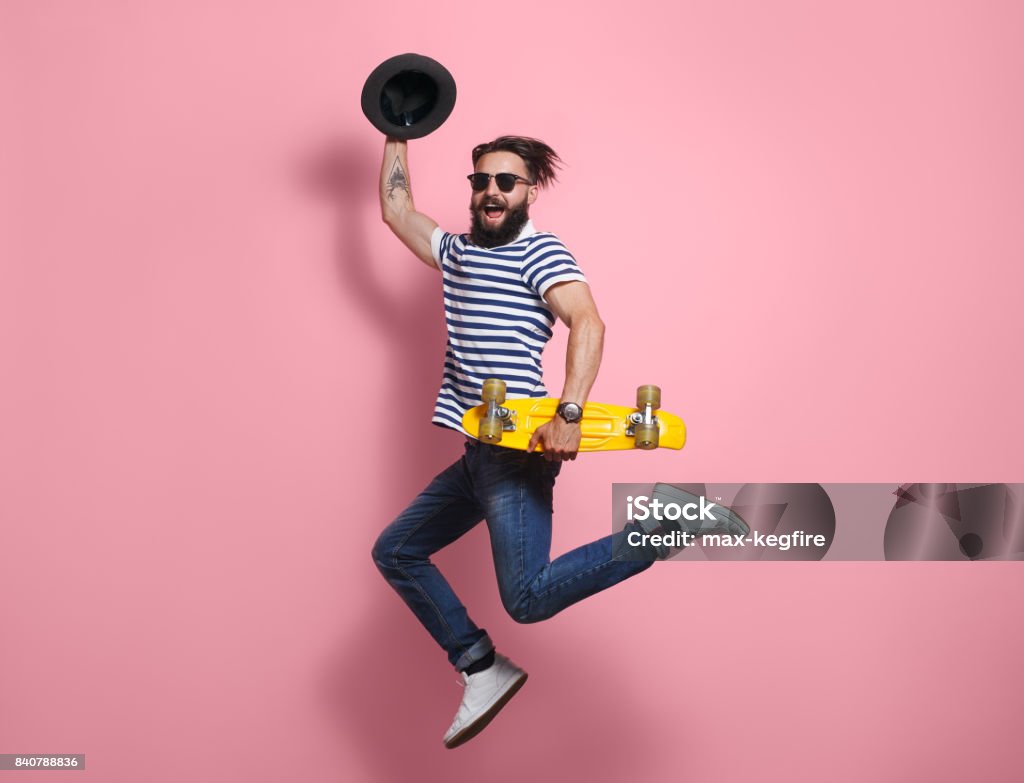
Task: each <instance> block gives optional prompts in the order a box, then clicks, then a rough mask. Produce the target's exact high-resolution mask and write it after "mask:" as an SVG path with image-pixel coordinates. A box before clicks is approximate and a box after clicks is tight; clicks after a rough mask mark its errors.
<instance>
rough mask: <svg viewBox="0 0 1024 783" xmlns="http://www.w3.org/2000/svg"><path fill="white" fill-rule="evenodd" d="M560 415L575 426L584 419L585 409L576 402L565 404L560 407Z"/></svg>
mask: <svg viewBox="0 0 1024 783" xmlns="http://www.w3.org/2000/svg"><path fill="white" fill-rule="evenodd" d="M558 414H559V415H560V416H561V417H562V418H563V419H565V420H566V421H567V422H569V423H570V424H573V423H575V422H577V421H579V420H580V419H582V418H583V409H582V408H581V407H580V406H579V405H577V404H576V403H575V402H563V403H562V404H561V405H559V406H558Z"/></svg>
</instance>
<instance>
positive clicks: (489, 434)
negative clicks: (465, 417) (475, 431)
mask: <svg viewBox="0 0 1024 783" xmlns="http://www.w3.org/2000/svg"><path fill="white" fill-rule="evenodd" d="M499 383H501V381H499ZM502 430H503V427H502V424H501V419H488V418H483V419H480V433H479V435H480V440H482V441H483V442H484V443H501V433H502Z"/></svg>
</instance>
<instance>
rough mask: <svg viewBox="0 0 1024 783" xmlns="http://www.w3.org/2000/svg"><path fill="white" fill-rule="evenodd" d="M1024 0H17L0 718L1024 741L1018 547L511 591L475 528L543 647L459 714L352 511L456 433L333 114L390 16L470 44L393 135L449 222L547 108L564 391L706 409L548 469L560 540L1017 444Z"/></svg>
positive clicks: (271, 759)
mask: <svg viewBox="0 0 1024 783" xmlns="http://www.w3.org/2000/svg"><path fill="white" fill-rule="evenodd" d="M516 20H520V21H516ZM1022 23H1024V11H1022V7H1021V5H1020V4H1018V3H1014V2H1009V1H1008V2H923V1H922V2H898V3H893V2H872V3H864V2H856V3H854V2H850V3H844V4H839V3H817V2H812V0H806V1H805V2H770V3H762V2H727V3H722V2H700V3H690V2H688V3H669V2H667V1H664V0H660V1H659V2H633V3H629V4H628V5H625V6H615V7H613V8H611V9H602V8H601V7H598V6H595V5H594V4H591V3H582V2H574V3H553V2H534V0H520V2H517V3H515V4H512V5H508V4H505V5H502V4H498V5H488V4H480V3H476V2H474V3H468V2H457V1H452V2H442V3H433V4H431V3H413V2H400V3H370V4H367V5H366V6H365V8H364V9H363V10H358V11H356V10H354V6H353V5H351V4H346V3H342V2H326V1H319V0H318V1H315V2H314V1H312V0H307V1H306V2H299V3H296V2H293V1H292V0H289V1H288V2H285V0H278V1H276V2H271V1H269V0H261V1H260V2H242V0H237V1H236V2H224V1H223V0H221V1H220V2H186V3H181V2H170V0H151V1H149V2H143V1H142V0H138V1H132V2H127V1H124V2H115V1H114V0H104V1H100V0H93V1H92V2H74V1H73V0H64V1H62V2H54V1H50V0H5V1H4V2H3V3H2V4H0V99H2V102H0V112H2V116H0V216H2V224H0V259H2V280H0V358H2V361H3V368H4V374H3V384H2V386H0V432H2V436H0V517H2V528H0V535H2V539H0V627H2V634H3V643H2V644H0V752H5V753H15V752H17V753H22V752H25V753H37V752H47V753H49V752H55V753H65V752H75V753H85V754H86V755H87V764H88V770H87V771H86V772H85V773H81V774H80V775H76V776H74V779H75V780H83V781H85V780H96V781H118V782H120V781H135V780H143V779H144V780H150V781H180V780H201V781H206V780H209V781H225V780H239V781H242V780H244V781H277V780H303V781H337V780H358V781H406V780H411V779H418V780H430V781H433V780H473V781H480V780H487V781H520V780H537V781H547V780H558V779H568V780H595V781H605V780H608V781H611V780H623V779H632V780H674V779H688V780H717V781H734V780H736V781H739V780H742V781H750V780H772V779H780V780H783V779H784V780H822V779H828V780H836V781H860V780H879V781H903V780H932V781H935V780H950V781H952V780H963V779H979V780H981V779H984V780H1011V779H1014V780H1016V779H1019V777H1020V754H1019V750H1018V748H1019V737H1020V732H1021V730H1022V728H1024V716H1022V708H1021V696H1022V691H1024V688H1022V686H1024V671H1022V669H1021V666H1020V660H1021V657H1022V655H1024V632H1022V630H1021V622H1020V617H1021V611H1022V608H1024V591H1022V588H1024V569H1022V568H1021V565H1020V564H1019V563H988V564H973V565H972V564H927V563H917V564H913V563H912V564H886V563H868V564H861V563H843V564H820V563H812V564H793V565H784V564H729V565H727V564H714V563H700V564H675V563H671V564H663V565H657V566H655V567H654V568H653V569H651V570H650V571H648V572H647V573H645V574H644V575H642V576H640V577H637V578H636V579H635V580H632V581H630V582H627V583H626V584H624V585H620V586H618V587H616V588H615V589H613V590H611V591H609V592H607V593H603V594H601V595H599V596H597V597H594V598H592V599H590V600H588V601H586V602H584V603H582V604H580V605H579V606H576V607H573V608H571V609H569V610H568V611H566V612H565V613H563V614H561V615H559V616H558V617H556V618H554V619H552V620H551V621H549V622H546V623H542V624H539V625H531V626H518V625H516V624H514V623H513V622H512V621H511V620H510V619H509V618H508V617H506V616H505V615H504V614H503V612H502V610H501V606H500V602H499V600H498V596H497V591H496V588H495V585H494V577H493V568H492V565H491V563H490V562H489V555H488V549H487V540H486V534H485V533H484V531H483V529H482V528H481V529H478V530H476V531H474V532H473V533H471V534H470V535H469V536H468V537H467V538H466V539H465V540H463V541H462V542H460V543H459V544H458V545H456V546H454V547H452V548H451V549H449V550H447V551H445V552H444V553H442V554H441V556H440V557H439V558H438V560H439V562H440V563H441V565H442V566H443V568H444V569H445V570H446V573H447V574H448V575H449V576H450V578H451V580H452V581H453V583H454V584H455V586H456V588H457V589H458V590H459V591H460V592H461V594H462V595H463V596H464V597H465V599H466V601H467V603H468V604H469V606H470V609H471V611H472V613H473V615H474V617H475V619H477V621H478V622H479V623H480V624H481V625H483V626H485V627H486V628H487V629H488V630H489V631H490V633H491V635H492V636H493V637H494V638H495V639H496V640H497V642H498V644H499V647H500V649H502V650H503V651H505V652H507V653H508V654H510V655H511V656H512V657H513V658H514V659H515V660H517V661H519V662H520V663H522V664H523V665H524V666H525V667H526V668H527V669H528V670H529V672H530V674H531V680H530V683H529V684H528V686H527V687H526V689H524V691H523V692H522V694H521V695H520V696H518V697H517V698H516V699H515V700H514V701H513V702H512V703H511V705H510V706H509V708H508V709H507V710H506V711H505V712H504V713H503V714H502V715H501V716H500V718H499V719H498V721H497V722H496V723H495V724H494V725H493V726H492V727H491V728H489V729H488V730H487V731H486V732H485V733H484V734H482V735H481V736H480V737H479V738H478V739H476V740H474V741H473V742H472V743H470V744H469V745H467V746H465V747H464V748H462V749H460V750H458V751H457V752H448V751H445V750H444V749H443V748H442V745H441V736H442V734H443V732H444V730H445V729H446V728H447V726H448V723H449V722H450V720H451V718H452V716H453V714H454V711H455V708H456V706H457V704H458V700H459V698H460V695H461V691H460V689H459V688H458V687H456V685H455V682H454V680H455V675H454V674H453V673H452V671H451V669H450V668H449V667H448V664H447V661H446V660H445V658H444V656H443V654H441V653H440V651H439V650H438V649H437V648H435V647H434V645H433V642H432V641H431V640H430V639H429V637H428V636H427V635H426V634H425V633H424V632H423V630H422V629H420V628H419V626H418V625H417V624H416V623H415V622H414V620H413V619H412V617H411V615H410V614H409V612H408V610H407V609H406V608H405V607H404V606H403V605H402V604H401V603H400V601H399V600H398V599H397V597H396V596H395V595H394V594H393V593H392V592H391V590H390V589H389V588H388V586H387V585H386V584H385V583H384V581H383V580H382V579H381V578H380V576H379V575H378V574H377V572H376V570H375V569H374V567H373V565H372V563H371V561H370V557H369V549H370V545H371V543H372V541H373V539H374V538H375V536H376V534H377V532H378V531H379V530H380V529H381V528H382V526H383V525H385V524H386V523H387V522H388V521H389V520H390V519H391V518H392V517H393V516H394V515H395V514H396V513H397V512H398V511H399V510H400V509H401V508H403V507H404V505H405V504H406V503H407V502H408V501H409V500H410V499H411V498H412V497H413V495H414V494H415V493H416V492H418V491H419V490H420V489H421V488H422V486H423V485H424V484H425V483H426V482H427V480H429V478H430V477H431V476H432V475H433V474H434V473H436V472H437V471H438V470H440V469H441V468H442V467H443V466H445V465H446V464H447V463H448V462H449V461H450V460H452V459H453V458H454V457H455V456H456V455H457V454H458V453H459V451H460V448H461V444H460V440H459V438H458V437H456V436H455V435H453V434H451V433H449V432H445V431H441V430H439V429H437V428H434V427H432V426H431V425H430V424H429V417H430V410H431V405H432V402H433V398H434V395H435V393H436V387H437V384H438V382H439V379H440V362H441V353H442V349H443V343H444V334H443V320H442V315H441V309H440V299H439V292H438V289H437V286H438V278H437V277H436V275H435V274H434V273H432V272H431V271H430V270H428V269H427V268H426V267H425V266H423V265H422V264H420V263H418V262H417V261H416V260H414V259H413V257H412V256H411V255H410V254H409V253H408V252H406V251H405V250H404V249H403V248H402V247H401V246H400V245H399V244H398V242H397V240H395V239H394V238H393V237H391V236H390V234H389V232H388V230H387V228H386V227H385V226H384V225H383V224H382V223H381V222H380V220H379V212H378V207H377V204H376V184H375V182H376V175H377V168H378V166H379V155H380V152H381V148H382V139H381V137H380V135H379V134H378V133H377V132H376V131H375V130H374V129H373V128H372V127H371V126H370V125H369V124H368V123H367V122H366V120H365V119H364V118H363V117H362V115H361V114H360V112H359V108H358V107H359V92H360V89H361V86H362V83H363V80H364V79H365V77H366V76H367V75H368V74H369V72H370V71H371V70H372V69H373V68H374V67H375V66H376V65H377V64H378V63H379V62H381V61H382V60H384V59H385V58H387V57H389V56H391V55H393V54H397V53H399V52H405V51H416V52H421V53H424V54H427V55H430V56H432V57H435V58H436V59H438V60H440V61H441V62H443V63H444V64H445V65H446V66H447V67H448V68H449V69H450V70H451V71H452V73H453V74H454V76H455V78H456V80H457V82H458V86H459V101H458V105H457V106H456V109H455V112H454V114H453V115H452V117H451V118H450V120H449V121H448V123H447V124H446V125H445V126H443V127H442V128H441V129H440V130H439V131H438V132H437V133H436V134H434V135H432V136H430V137H428V138H426V139H424V140H421V141H418V142H415V143H414V144H413V145H412V148H411V154H410V163H411V168H412V175H413V185H414V189H415V193H416V197H417V204H418V206H419V207H420V208H421V209H423V210H424V211H425V212H427V213H428V214H431V215H432V216H433V217H434V218H435V219H437V220H439V221H440V222H441V223H442V224H443V225H445V226H447V227H448V228H450V229H455V230H461V229H463V228H464V226H465V225H466V223H467V214H466V207H467V204H468V200H469V192H468V188H467V187H466V182H465V179H464V175H465V174H466V173H468V171H469V170H470V162H469V149H470V148H471V147H472V145H473V144H475V143H478V142H480V141H483V140H486V139H489V138H491V137H493V136H495V135H498V134H500V133H505V132H513V133H525V134H529V135H536V136H539V137H541V138H543V139H545V140H547V141H548V142H549V143H551V144H552V145H553V146H554V147H555V148H556V149H557V150H558V151H559V152H560V153H561V154H562V156H563V157H564V158H565V160H566V161H567V163H568V167H567V168H566V169H565V171H564V173H563V175H562V177H561V182H560V184H559V185H557V187H556V188H555V189H554V190H552V191H550V192H547V193H542V195H541V198H540V200H539V201H538V203H537V205H536V207H535V209H534V217H535V222H536V223H537V224H538V226H539V227H541V228H543V229H550V230H554V231H556V232H557V233H558V234H559V235H560V236H561V237H562V238H563V239H564V240H565V242H566V243H567V244H568V246H569V247H570V248H571V249H572V250H573V252H574V253H575V254H576V256H577V258H578V259H579V261H580V263H581V265H582V266H583V268H584V270H585V271H586V273H587V275H588V276H589V278H590V280H591V283H592V286H593V290H594V293H595V297H596V299H597V302H598V305H599V308H600V311H601V314H602V316H603V317H604V319H605V321H606V322H607V324H608V336H607V342H606V353H605V362H604V365H603V369H602V372H601V375H600V377H599V378H598V381H597V384H596V386H595V388H594V392H593V395H592V396H593V398H594V399H598V400H603V401H607V402H620V401H624V402H628V401H629V400H630V399H631V398H632V395H633V390H634V388H635V386H636V385H638V384H639V383H647V382H655V383H658V384H660V385H661V386H662V387H663V389H664V392H663V399H664V404H665V407H666V409H667V410H671V411H674V412H678V413H679V414H681V415H682V416H683V417H684V418H685V419H686V421H687V422H688V425H689V428H690V443H689V444H688V446H687V447H686V449H684V450H683V451H682V452H668V451H664V450H662V451H659V452H657V453H653V454H635V453H626V454H602V455H592V456H590V457H588V458H586V459H580V460H579V461H577V462H576V463H575V464H573V465H572V466H571V467H570V468H568V469H567V470H566V471H565V472H564V474H563V476H564V477H563V479H562V480H561V482H560V486H559V491H558V494H557V498H556V531H555V548H556V551H558V552H560V551H564V550H565V549H567V548H569V547H571V546H574V545H577V544H580V543H583V542H585V541H587V540H590V539H591V538H594V537H596V536H598V535H602V534H604V533H605V531H606V529H608V527H609V522H610V518H609V502H610V486H609V485H610V483H611V482H612V481H635V482H645V481H654V480H665V481H707V482H716V481H717V482H729V481H782V480H791V481H821V482H826V481H878V482H881V481H885V482H909V481H964V482H967V481H1021V480H1024V469H1022V468H1024V457H1022V456H1021V450H1020V443H1021V441H1022V439H1024V413H1022V409H1021V406H1020V404H1019V402H1018V401H1019V399H1020V395H1021V390H1020V379H1021V373H1020V369H1019V368H1020V337H1021V333H1022V321H1024V319H1022V317H1021V315H1020V307H1019V302H1020V297H1021V284H1022V282H1024V281H1022V277H1024V274H1022V272H1021V261H1022V250H1024V236H1022V229H1021V214H1022V208H1024V185H1022V183H1024V147H1022V145H1021V144H1020V140H1021V138H1024V111H1022V104H1021V100H1020V97H1021V95H1022V93H1024V89H1022V88H1024V85H1022V81H1024V79H1022V73H1024V53H1022V49H1021V47H1020V37H1021V30H1022ZM563 350H564V332H562V333H561V334H560V337H559V339H558V340H556V341H555V342H554V343H553V345H552V346H551V348H550V350H549V353H548V380H549V385H551V386H552V387H553V388H557V387H558V386H559V384H560V382H561V375H562V351H563ZM7 774H9V775H11V776H12V779H20V776H21V773H7ZM29 777H31V779H32V780H33V781H38V783H43V782H44V781H46V780H50V779H57V778H58V777H59V779H60V780H64V779H65V777H64V776H60V775H57V774H53V773H38V772H37V773H32V775H31V776H29Z"/></svg>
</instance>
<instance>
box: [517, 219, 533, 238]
mask: <svg viewBox="0 0 1024 783" xmlns="http://www.w3.org/2000/svg"><path fill="white" fill-rule="evenodd" d="M536 233H537V229H535V228H534V227H533V221H532V220H527V221H526V225H525V226H523V230H522V231H520V232H519V236H517V237H516V238H515V240H513V241H515V242H518V241H519V240H520V239H526V238H527V237H528V236H532V235H533V234H536Z"/></svg>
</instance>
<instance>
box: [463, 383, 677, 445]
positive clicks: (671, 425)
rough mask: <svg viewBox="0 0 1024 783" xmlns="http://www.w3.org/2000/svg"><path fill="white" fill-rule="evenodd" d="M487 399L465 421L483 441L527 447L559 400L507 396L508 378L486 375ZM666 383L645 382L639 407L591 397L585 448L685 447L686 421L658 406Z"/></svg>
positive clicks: (584, 430) (585, 420)
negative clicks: (604, 403) (509, 398)
mask: <svg viewBox="0 0 1024 783" xmlns="http://www.w3.org/2000/svg"><path fill="white" fill-rule="evenodd" d="M480 396H481V398H482V399H483V401H484V404H483V405H477V406H476V407H475V408H470V409H469V410H468V411H466V415H465V416H463V417H462V426H463V427H464V428H465V430H466V432H473V433H477V437H479V438H480V440H482V441H483V442H484V443H493V444H498V445H501V446H505V447H506V448H510V449H519V450H520V451H526V448H527V446H528V445H529V443H530V437H531V436H532V435H533V433H534V432H536V431H537V428H538V427H540V426H541V425H542V424H545V423H547V422H549V421H551V419H553V418H554V417H555V409H556V408H557V407H558V400H556V399H553V398H551V397H527V398H524V399H518V400H507V401H506V400H505V382H504V381H502V380H500V379H498V378H488V379H487V380H486V381H484V387H483V392H482V393H481V395H480ZM660 407H661V389H659V388H658V387H657V386H641V387H640V388H638V389H637V390H636V407H635V408H628V407H626V406H624V405H603V404H601V403H599V402H588V403H587V404H586V405H584V406H583V419H582V421H581V422H580V433H581V437H580V451H617V450H621V449H656V448H658V447H659V446H660V447H662V448H666V449H681V448H682V447H683V444H684V443H685V442H686V425H685V424H683V420H682V419H680V418H679V417H678V416H676V415H674V414H671V413H666V412H665V411H658V409H659V408H660ZM656 411H657V413H655V412H656Z"/></svg>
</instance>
